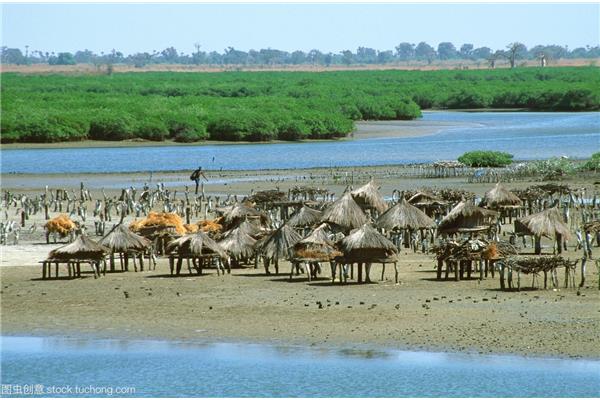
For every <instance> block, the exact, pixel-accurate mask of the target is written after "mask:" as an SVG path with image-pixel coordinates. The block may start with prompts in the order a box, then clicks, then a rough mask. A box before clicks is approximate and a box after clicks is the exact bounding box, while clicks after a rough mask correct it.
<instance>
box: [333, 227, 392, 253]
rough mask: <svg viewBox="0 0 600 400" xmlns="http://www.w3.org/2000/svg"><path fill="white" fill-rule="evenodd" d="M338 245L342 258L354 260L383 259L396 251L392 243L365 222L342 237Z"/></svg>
mask: <svg viewBox="0 0 600 400" xmlns="http://www.w3.org/2000/svg"><path fill="white" fill-rule="evenodd" d="M339 246H340V248H341V250H342V251H343V252H344V258H346V259H347V260H351V261H355V262H370V261H376V260H380V259H385V258H389V257H392V256H395V255H396V254H397V252H398V249H397V248H396V245H395V244H394V243H392V242H391V241H390V240H389V239H388V238H386V237H385V236H384V235H382V234H381V233H379V232H377V230H375V228H373V227H372V226H370V225H367V224H365V225H363V226H362V227H361V228H359V229H356V230H354V231H352V232H351V233H350V235H348V236H346V237H345V238H343V239H342V240H341V241H340V243H339Z"/></svg>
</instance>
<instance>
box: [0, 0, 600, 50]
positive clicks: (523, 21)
mask: <svg viewBox="0 0 600 400" xmlns="http://www.w3.org/2000/svg"><path fill="white" fill-rule="evenodd" d="M599 21H600V4H598V3H596V4H594V3H587V4H566V3H565V4H559V3H548V4H540V3H536V4H514V3H513V4H448V3H444V4H431V3H429V4H390V3H382V4H348V3H347V4H340V3H337V4H333V3H332V4H248V3H242V4H189V3H187V4H185V3H184V4H168V5H167V4H116V3H108V4H3V5H2V44H3V45H5V46H9V47H19V48H21V49H23V48H24V47H25V45H29V46H30V50H38V49H39V50H45V51H56V52H58V51H71V52H73V51H75V50H80V49H85V48H87V49H90V50H93V51H95V52H100V51H105V52H108V51H110V50H111V49H113V48H115V49H117V50H120V51H122V52H124V53H125V54H129V53H132V52H137V51H152V50H162V49H164V48H166V47H169V46H174V47H175V48H176V49H178V50H180V51H183V52H185V53H191V52H192V51H193V50H194V43H196V42H198V43H201V45H202V49H203V50H205V51H212V50H217V51H219V52H221V51H223V49H225V48H226V47H228V46H233V47H235V48H236V49H240V50H245V51H247V50H249V49H260V48H267V47H271V48H276V49H280V50H288V51H290V50H296V49H300V50H305V51H308V50H310V49H313V48H317V49H319V50H322V51H326V52H329V51H332V52H338V51H341V50H345V49H351V50H355V49H356V48H357V47H358V46H366V47H373V48H376V49H379V50H386V49H393V48H394V46H396V45H397V44H398V43H400V42H403V41H406V42H411V43H417V42H419V41H426V42H428V43H429V44H431V45H434V46H437V44H438V43H439V42H442V41H450V42H453V43H454V44H455V45H456V46H457V47H459V46H460V45H461V44H463V43H473V44H474V45H475V46H476V47H479V46H489V47H491V48H492V49H499V48H504V47H505V45H506V44H507V43H510V42H513V41H520V42H523V43H525V44H526V45H527V46H533V45H536V44H559V45H563V46H564V45H568V46H569V48H575V47H579V46H585V45H592V46H595V45H598V42H599V36H600V28H599Z"/></svg>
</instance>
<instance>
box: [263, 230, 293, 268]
mask: <svg viewBox="0 0 600 400" xmlns="http://www.w3.org/2000/svg"><path fill="white" fill-rule="evenodd" d="M300 240H302V236H300V235H299V234H298V232H296V231H295V230H294V229H293V228H292V227H289V226H287V224H284V225H282V226H281V227H280V228H279V229H277V230H276V231H274V232H273V233H272V234H271V235H269V236H268V237H267V238H266V239H264V240H262V241H261V242H260V246H258V245H257V247H258V251H259V252H260V254H262V256H263V258H264V264H265V272H266V273H267V274H269V273H270V272H269V263H270V262H271V261H273V262H274V264H275V273H279V260H280V259H290V258H292V257H293V256H294V253H293V246H294V245H295V244H296V243H298V242H299V241H300Z"/></svg>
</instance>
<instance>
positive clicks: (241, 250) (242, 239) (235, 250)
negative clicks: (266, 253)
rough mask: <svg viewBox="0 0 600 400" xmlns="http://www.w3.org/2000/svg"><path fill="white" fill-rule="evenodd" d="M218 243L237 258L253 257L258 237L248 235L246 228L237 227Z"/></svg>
mask: <svg viewBox="0 0 600 400" xmlns="http://www.w3.org/2000/svg"><path fill="white" fill-rule="evenodd" d="M218 244H219V245H220V246H221V247H222V248H223V250H225V251H226V252H227V253H228V254H229V255H231V256H232V257H235V258H244V257H251V256H252V255H253V254H254V245H255V244H256V239H254V238H253V237H252V236H250V235H248V234H247V233H246V232H245V230H244V228H242V227H241V226H240V227H237V228H235V229H233V230H231V231H229V232H227V234H226V235H225V237H224V238H223V239H222V240H220V241H219V242H218Z"/></svg>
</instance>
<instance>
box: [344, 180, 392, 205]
mask: <svg viewBox="0 0 600 400" xmlns="http://www.w3.org/2000/svg"><path fill="white" fill-rule="evenodd" d="M351 194H352V197H353V198H354V201H356V204H358V205H359V206H360V208H362V209H363V210H368V209H374V210H377V211H378V212H380V213H382V212H384V211H385V210H387V209H388V205H387V203H386V202H385V200H384V199H383V196H381V194H380V193H379V186H377V185H376V184H375V181H374V180H373V179H371V180H370V181H369V183H367V184H366V185H363V186H361V187H359V188H358V189H356V190H353V191H352V192H351Z"/></svg>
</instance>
